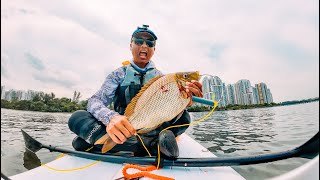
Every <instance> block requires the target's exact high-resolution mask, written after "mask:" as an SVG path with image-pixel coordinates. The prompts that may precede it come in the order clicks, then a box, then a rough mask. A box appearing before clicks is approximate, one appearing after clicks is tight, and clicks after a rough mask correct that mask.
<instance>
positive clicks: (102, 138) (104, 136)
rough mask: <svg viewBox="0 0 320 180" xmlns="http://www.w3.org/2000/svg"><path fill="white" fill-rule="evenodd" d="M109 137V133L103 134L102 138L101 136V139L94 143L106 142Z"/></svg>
mask: <svg viewBox="0 0 320 180" xmlns="http://www.w3.org/2000/svg"><path fill="white" fill-rule="evenodd" d="M108 137H109V135H108V134H105V135H103V136H102V137H101V138H99V139H98V140H97V141H96V142H95V143H94V145H96V144H104V143H105V142H106V141H107V140H108Z"/></svg>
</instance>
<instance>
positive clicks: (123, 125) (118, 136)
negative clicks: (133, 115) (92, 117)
mask: <svg viewBox="0 0 320 180" xmlns="http://www.w3.org/2000/svg"><path fill="white" fill-rule="evenodd" d="M106 130H107V133H108V135H109V136H110V137H111V139H112V140H113V141H114V142H115V143H117V144H123V143H124V142H125V141H126V140H127V138H129V137H131V136H132V135H134V134H136V130H135V129H134V128H133V127H132V125H131V124H130V123H129V121H128V118H127V117H126V116H122V115H116V116H114V117H113V118H112V119H111V120H110V123H109V124H108V126H107V129H106Z"/></svg>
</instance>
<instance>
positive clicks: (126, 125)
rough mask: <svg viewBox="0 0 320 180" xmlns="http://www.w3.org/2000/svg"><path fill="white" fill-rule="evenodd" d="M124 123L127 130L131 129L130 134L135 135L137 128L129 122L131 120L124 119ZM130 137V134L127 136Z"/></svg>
mask: <svg viewBox="0 0 320 180" xmlns="http://www.w3.org/2000/svg"><path fill="white" fill-rule="evenodd" d="M122 124H123V125H124V127H125V128H126V130H128V131H129V133H130V136H131V135H135V134H136V130H135V129H134V128H133V126H132V125H131V124H130V123H129V121H123V122H122ZM130 136H129V137H130ZM127 137H128V136H127Z"/></svg>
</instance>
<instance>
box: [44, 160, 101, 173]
mask: <svg viewBox="0 0 320 180" xmlns="http://www.w3.org/2000/svg"><path fill="white" fill-rule="evenodd" d="M99 162H101V161H100V160H99V161H95V162H93V163H90V164H88V165H85V166H82V167H78V168H71V169H56V168H53V167H51V166H48V165H46V164H41V166H44V167H46V168H48V169H50V170H53V171H57V172H71V171H77V170H82V169H85V168H88V167H90V166H93V165H95V164H97V163H99Z"/></svg>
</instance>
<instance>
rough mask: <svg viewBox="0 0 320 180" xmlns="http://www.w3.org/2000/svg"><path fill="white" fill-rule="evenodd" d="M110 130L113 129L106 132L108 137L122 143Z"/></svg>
mask: <svg viewBox="0 0 320 180" xmlns="http://www.w3.org/2000/svg"><path fill="white" fill-rule="evenodd" d="M112 131H114V130H110V132H108V134H109V136H110V138H111V139H112V141H113V142H115V143H117V144H122V142H121V140H120V139H119V138H118V137H117V136H116V135H115V133H113V132H112Z"/></svg>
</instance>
